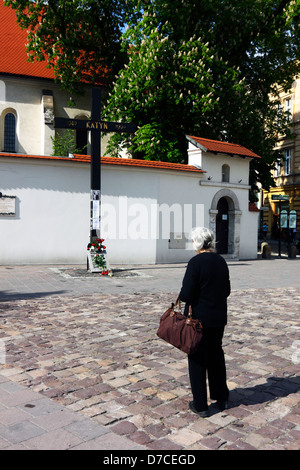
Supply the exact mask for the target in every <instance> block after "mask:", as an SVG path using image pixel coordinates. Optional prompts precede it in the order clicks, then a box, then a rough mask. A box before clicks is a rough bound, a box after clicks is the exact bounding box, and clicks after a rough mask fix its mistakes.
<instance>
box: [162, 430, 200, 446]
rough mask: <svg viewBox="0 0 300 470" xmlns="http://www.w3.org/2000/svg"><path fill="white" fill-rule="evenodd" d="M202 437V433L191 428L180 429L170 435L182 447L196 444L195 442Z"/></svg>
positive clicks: (169, 437)
mask: <svg viewBox="0 0 300 470" xmlns="http://www.w3.org/2000/svg"><path fill="white" fill-rule="evenodd" d="M201 438H202V436H201V434H198V433H197V432H195V431H192V430H191V429H179V431H177V432H176V433H173V434H171V435H169V436H168V439H170V440H171V441H173V442H175V443H176V444H178V445H180V446H182V447H187V446H190V445H192V444H195V442H197V441H200V439H201Z"/></svg>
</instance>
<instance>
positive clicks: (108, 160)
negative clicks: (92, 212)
mask: <svg viewBox="0 0 300 470" xmlns="http://www.w3.org/2000/svg"><path fill="white" fill-rule="evenodd" d="M0 157H3V158H5V157H9V158H25V159H29V158H32V159H38V160H52V161H65V162H81V163H90V161H91V157H90V155H74V158H68V157H51V156H48V155H25V154H19V153H0ZM101 164H103V165H119V166H127V167H128V166H134V167H141V168H157V169H162V170H169V171H174V170H175V171H188V172H193V173H206V172H205V171H203V170H199V169H198V168H196V167H194V166H191V165H182V164H181V163H171V162H157V161H152V160H136V159H133V158H116V157H101Z"/></svg>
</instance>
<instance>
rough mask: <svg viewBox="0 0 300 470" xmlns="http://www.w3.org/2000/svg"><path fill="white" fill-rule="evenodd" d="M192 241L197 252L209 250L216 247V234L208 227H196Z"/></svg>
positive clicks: (193, 230)
mask: <svg viewBox="0 0 300 470" xmlns="http://www.w3.org/2000/svg"><path fill="white" fill-rule="evenodd" d="M192 241H193V248H194V250H195V251H200V250H208V249H213V248H214V247H215V237H214V234H213V232H212V231H211V230H209V229H208V228H206V227H196V228H194V229H192Z"/></svg>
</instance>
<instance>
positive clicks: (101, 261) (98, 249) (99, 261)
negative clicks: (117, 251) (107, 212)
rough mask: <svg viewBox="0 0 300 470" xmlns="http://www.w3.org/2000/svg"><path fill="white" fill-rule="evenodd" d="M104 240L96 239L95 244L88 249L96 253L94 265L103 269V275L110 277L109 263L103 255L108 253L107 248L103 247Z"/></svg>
mask: <svg viewBox="0 0 300 470" xmlns="http://www.w3.org/2000/svg"><path fill="white" fill-rule="evenodd" d="M103 242H104V239H103V238H96V239H95V240H94V241H93V242H91V243H89V244H88V247H87V249H88V250H90V251H91V252H94V253H95V257H94V263H95V264H96V265H97V266H99V268H101V269H102V272H101V275H102V276H105V275H109V270H108V269H107V263H106V260H105V256H104V254H103V253H106V251H105V250H106V246H105V245H103Z"/></svg>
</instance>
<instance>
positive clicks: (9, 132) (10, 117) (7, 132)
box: [3, 113, 16, 152]
mask: <svg viewBox="0 0 300 470" xmlns="http://www.w3.org/2000/svg"><path fill="white" fill-rule="evenodd" d="M15 151H16V117H15V115H14V114H13V113H7V114H6V115H5V117H4V139H3V152H15Z"/></svg>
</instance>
